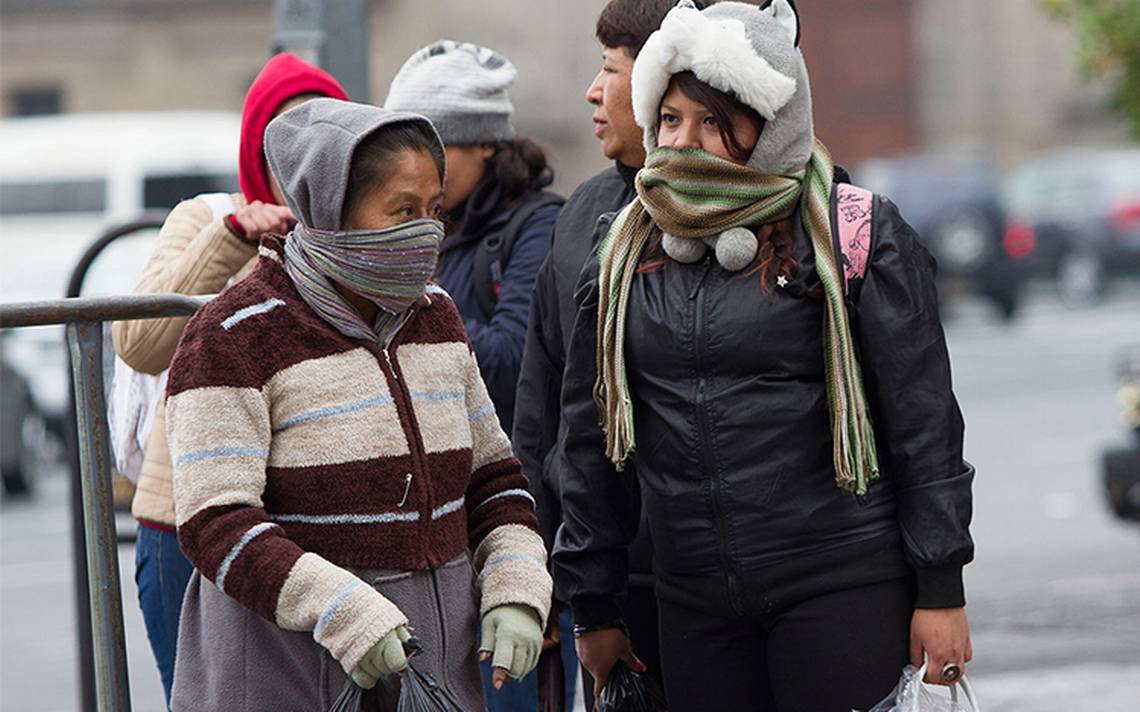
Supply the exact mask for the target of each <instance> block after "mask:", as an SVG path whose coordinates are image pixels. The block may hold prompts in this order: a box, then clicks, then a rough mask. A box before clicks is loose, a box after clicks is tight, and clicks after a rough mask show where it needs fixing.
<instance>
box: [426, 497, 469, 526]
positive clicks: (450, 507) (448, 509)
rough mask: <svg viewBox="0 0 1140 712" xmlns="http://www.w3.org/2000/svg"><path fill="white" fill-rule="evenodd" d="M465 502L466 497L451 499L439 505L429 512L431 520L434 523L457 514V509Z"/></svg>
mask: <svg viewBox="0 0 1140 712" xmlns="http://www.w3.org/2000/svg"><path fill="white" fill-rule="evenodd" d="M465 501H467V498H466V497H460V498H459V499H453V500H451V501H450V502H447V503H446V504H441V505H439V506H438V507H436V508H435V509H433V510H431V520H432V521H433V522H434V521H435V520H437V519H442V518H443V517H446V516H447V515H449V514H453V513H455V512H458V511H459V508H460V507H462V506H463V503H464V502H465Z"/></svg>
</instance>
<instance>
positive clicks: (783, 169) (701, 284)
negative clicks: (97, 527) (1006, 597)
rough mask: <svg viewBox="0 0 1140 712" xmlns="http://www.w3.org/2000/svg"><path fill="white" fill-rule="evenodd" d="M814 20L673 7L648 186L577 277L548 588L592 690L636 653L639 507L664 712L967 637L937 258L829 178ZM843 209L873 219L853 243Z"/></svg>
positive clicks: (884, 206) (772, 698) (640, 83)
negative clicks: (627, 605)
mask: <svg viewBox="0 0 1140 712" xmlns="http://www.w3.org/2000/svg"><path fill="white" fill-rule="evenodd" d="M798 39H799V26H798V19H797V17H796V15H795V13H794V9H793V8H792V7H791V6H790V5H789V3H788V2H787V0H775V1H774V2H771V3H769V4H768V5H767V6H765V7H764V8H763V9H760V8H758V7H756V6H755V5H747V4H744V3H735V2H721V3H718V4H716V5H713V6H711V7H710V8H709V9H707V10H705V11H703V12H701V11H698V10H697V9H696V8H695V7H693V6H691V5H690V4H689V3H686V2H682V4H681V6H679V7H678V8H677V9H675V10H674V11H673V12H671V13H670V15H669V16H668V17H667V18H666V20H665V22H664V23H663V24H662V26H661V30H659V32H658V33H656V34H655V35H654V36H653V37H652V38H651V39H650V41H649V43H647V44H646V46H645V48H644V49H643V50H642V52H641V54H640V55H639V57H638V60H637V64H636V65H635V67H634V74H633V98H634V109H635V114H636V115H637V119H638V123H639V124H640V125H641V126H642V127H643V128H644V129H645V137H646V146H647V148H648V149H650V153H649V157H648V160H647V162H646V168H645V169H643V171H642V172H641V173H640V174H639V176H638V180H637V183H638V186H637V187H638V196H639V197H638V199H637V200H635V201H634V202H633V203H631V204H630V205H629V206H627V207H626V208H625V209H624V210H622V211H621V212H620V213H619V214H618V215H616V216H615V217H614V219H613V223H612V227H603V228H602V229H606V230H607V234H606V237H605V239H604V240H603V241H602V243H601V244H600V247H599V250H598V255H597V259H596V260H592V261H590V262H588V263H587V268H586V270H585V271H584V273H583V276H582V279H581V284H580V287H579V290H578V299H579V312H578V316H577V320H576V322H575V326H574V330H573V335H572V338H571V345H570V349H569V353H568V360H567V370H566V373H565V376H564V382H563V392H562V407H563V417H564V423H565V429H564V432H563V434H562V437H561V439H560V445H559V448H560V453H559V461H558V467H559V468H560V470H561V472H560V478H561V481H562V507H563V524H562V527H561V529H560V530H559V533H558V537H557V541H556V545H555V551H554V560H555V569H554V573H555V581H556V586H557V589H558V597H559V598H560V599H562V600H570V601H571V602H572V606H573V610H574V615H575V622H576V624H577V633H578V635H579V638H578V652H579V655H580V657H581V659H582V661H583V664H584V665H586V667H587V668H589V669H590V671H591V672H592V673H593V674H594V676H595V678H596V679H597V681H598V689H600V688H601V686H602V685H603V684H604V683H605V681H606V679H607V678H608V675H609V673H610V670H611V668H612V667H613V665H614V664H615V663H616V662H617V661H618V660H624V662H625V663H626V664H628V665H631V666H634V667H638V666H639V665H640V663H639V662H638V661H637V659H636V658H635V657H634V656H633V655H632V653H631V652H630V647H629V639H628V637H627V636H626V634H625V632H624V629H623V625H622V622H621V620H620V614H619V612H618V611H619V609H618V608H617V606H616V600H617V598H618V596H620V594H621V593H622V591H623V589H624V586H625V581H626V577H627V547H628V544H629V542H630V541H631V540H632V538H633V536H634V534H635V533H636V529H637V523H638V518H639V512H640V510H641V508H642V507H644V510H645V513H646V514H647V516H648V521H649V526H650V532H651V535H652V538H653V542H654V549H655V561H654V566H655V572H656V574H657V581H658V583H657V595H658V599H659V604H660V629H661V630H660V634H661V658H662V666H663V672H664V676H665V682H666V690H667V693H668V696H669V701H670V705H671V708H672V709H678V710H695V709H704V710H722V709H723V710H734V711H737V710H779V712H790V711H792V712H794V711H801V710H802V711H803V712H829V711H831V710H835V711H837V712H848V711H849V710H851V709H853V708H855V709H867V708H869V707H871V706H872V705H874V704H875V703H876V702H877V701H878V700H879V699H881V698H882V697H883V696H884V695H886V694H887V693H888V692H889V690H890V689H891V688H892V687H893V685H894V683H895V682H896V681H897V678H898V675H899V673H900V670H901V668H902V667H903V666H904V665H905V664H906V663H907V662H908V660H909V661H910V662H913V663H916V664H921V662H922V659H923V656H924V655H925V656H927V657H928V658H929V665H928V676H927V679H928V681H930V682H936V683H938V682H940V683H947V684H949V683H953V682H954V681H955V680H956V679H958V677H959V676H960V675H961V672H962V669H963V668H964V666H965V663H966V662H967V661H968V660H969V659H970V657H971V649H970V640H969V632H968V626H967V622H966V615H965V609H964V606H965V600H964V593H963V586H962V567H963V565H964V564H966V563H967V562H968V561H970V560H971V558H972V556H973V543H972V541H971V539H970V535H969V531H968V527H969V520H970V515H971V494H970V485H971V481H972V478H973V471H972V468H971V467H970V466H969V465H968V464H966V463H965V462H964V461H963V459H962V437H963V422H962V418H961V414H960V412H959V410H958V406H957V402H956V401H955V398H954V395H953V393H952V391H951V385H950V369H949V358H948V354H947V350H946V346H945V339H944V336H943V333H942V329H941V325H940V323H939V318H938V305H937V297H936V294H935V290H934V262H933V259H932V258H931V257H930V255H929V254H928V253H927V252H926V250H925V249H923V248H922V247H921V246H920V245H919V243H918V240H917V237H916V235H915V234H914V232H913V230H911V228H910V227H909V226H908V225H907V224H906V222H905V221H903V219H902V218H901V217H900V216H899V214H898V211H897V209H896V208H895V207H894V205H893V204H891V203H890V202H889V201H887V200H886V199H884V198H881V197H878V196H875V197H874V198H873V199H871V200H867V201H866V202H865V203H860V202H859V201H858V200H853V201H852V202H850V203H848V202H845V197H844V196H850V195H857V194H858V193H859V191H858V190H857V189H852V188H851V187H849V186H843V185H842V184H837V183H833V178H834V173H835V169H834V167H833V165H832V164H831V161H830V158H829V157H828V155H827V152H826V149H824V148H823V146H822V144H819V143H818V142H817V141H815V139H814V135H813V132H812V122H811V99H810V93H809V89H808V83H807V72H806V68H805V67H804V64H803V58H802V56H801V55H800V52H799V50H798V48H797V45H798ZM837 210H838V215H837ZM837 219H838V220H843V221H856V222H858V221H862V222H863V223H865V225H864V228H865V229H864V230H863V231H860V232H858V233H857V234H856V235H855V237H853V238H849V239H850V242H849V243H848V244H845V245H843V248H842V250H841V251H840V253H839V254H840V256H839V257H838V258H837V251H836V250H835V245H836V244H837V243H836V242H835V241H834V240H833V237H834V235H833V232H835V230H834V228H833V227H832V226H833V225H834V224H836V220H837ZM868 230H869V233H868ZM842 234H844V235H847V233H845V232H844V233H842ZM599 420H600V421H601V423H602V425H601V426H599ZM627 462H633V463H635V464H636V466H635V467H633V468H630V469H632V470H633V471H634V472H636V476H633V475H631V474H629V473H628V472H627V471H626V470H625V467H624V466H625V464H626V463H627Z"/></svg>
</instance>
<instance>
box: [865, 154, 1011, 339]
mask: <svg viewBox="0 0 1140 712" xmlns="http://www.w3.org/2000/svg"><path fill="white" fill-rule="evenodd" d="M854 177H855V181H856V182H857V183H859V184H860V185H862V186H864V187H866V188H868V189H870V190H873V191H875V192H876V193H882V194H884V195H886V196H887V197H889V198H890V199H891V200H893V201H894V202H895V204H897V205H898V206H899V209H900V210H901V211H902V215H903V217H904V218H906V220H907V222H909V223H910V224H911V225H912V226H913V227H914V229H915V230H916V231H917V232H918V235H919V238H920V239H921V240H922V241H923V243H924V244H925V245H926V247H927V249H929V250H930V252H931V253H932V254H933V255H934V257H935V258H936V259H937V260H938V277H939V283H940V290H941V291H950V290H951V288H957V287H959V286H965V287H966V288H967V289H969V290H971V291H973V292H975V293H978V294H981V295H982V296H984V297H986V298H987V299H989V300H990V301H991V302H993V304H994V305H995V306H996V307H997V309H998V313H999V314H1000V315H1001V316H1002V317H1003V318H1005V319H1010V318H1012V317H1013V315H1014V313H1015V312H1016V311H1017V306H1018V303H1019V301H1020V299H1021V292H1022V286H1023V284H1024V274H1025V270H1024V269H1023V264H1022V263H1023V261H1024V259H1025V257H1027V254H1026V253H1027V247H1028V249H1029V250H1031V249H1032V246H1027V245H1026V244H1024V243H1022V242H1019V241H1017V240H1016V239H1013V240H1011V239H1010V238H1009V236H1008V235H1007V231H1006V227H1007V225H1006V214H1005V208H1004V206H1003V205H1002V202H1001V198H1000V182H999V179H998V174H997V172H996V171H995V170H994V168H993V167H992V166H990V164H989V163H988V162H987V161H985V160H983V159H979V158H971V157H963V156H944V155H935V154H912V155H907V156H899V157H894V158H878V159H872V160H869V161H866V162H864V163H863V164H861V165H859V166H858V167H857V168H856V171H855V173H854ZM1015 237H1016V236H1015Z"/></svg>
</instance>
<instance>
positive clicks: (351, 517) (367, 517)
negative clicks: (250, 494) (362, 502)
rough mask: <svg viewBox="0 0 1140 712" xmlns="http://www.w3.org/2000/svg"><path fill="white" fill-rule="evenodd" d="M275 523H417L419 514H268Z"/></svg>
mask: <svg viewBox="0 0 1140 712" xmlns="http://www.w3.org/2000/svg"><path fill="white" fill-rule="evenodd" d="M269 518H270V519H272V520H273V521H275V522H286V523H294V524H395V523H396V522H418V521H419V519H420V513H419V512H383V513H381V514H270V515H269Z"/></svg>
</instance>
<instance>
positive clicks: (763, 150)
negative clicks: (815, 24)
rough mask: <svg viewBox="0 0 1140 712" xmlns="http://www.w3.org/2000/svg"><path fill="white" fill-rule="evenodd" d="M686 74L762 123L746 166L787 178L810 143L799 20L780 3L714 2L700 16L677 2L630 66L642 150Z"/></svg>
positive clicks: (653, 140) (653, 142)
mask: <svg viewBox="0 0 1140 712" xmlns="http://www.w3.org/2000/svg"><path fill="white" fill-rule="evenodd" d="M685 71H690V72H692V73H693V74H695V75H696V77H697V79H699V80H701V81H702V82H704V83H705V84H708V85H709V86H711V87H713V88H714V89H719V90H720V91H723V92H728V93H731V94H733V95H734V96H736V98H738V99H740V101H742V102H744V103H745V104H747V105H748V106H750V107H752V108H753V109H755V110H756V111H757V112H759V114H760V115H761V116H763V117H764V119H765V120H766V124H765V125H764V130H763V131H762V132H761V133H760V141H759V142H758V143H757V144H756V148H755V149H754V150H753V152H752V156H751V158H749V160H748V167H749V168H752V169H754V170H757V171H760V172H761V173H767V174H769V175H788V174H790V173H794V172H795V171H798V170H800V169H802V168H803V167H804V165H806V164H807V162H808V159H809V158H810V157H811V152H812V149H813V148H814V146H815V132H814V129H813V127H812V113H811V87H810V85H809V84H808V74H807V66H806V65H805V64H804V58H803V55H802V54H801V53H800V48H799V17H798V15H797V14H796V11H795V8H794V7H793V6H792V5H791V4H789V3H788V0H773V1H772V2H771V3H769V4H768V5H766V6H764V7H757V6H756V5H751V4H748V3H742V2H718V3H716V4H715V5H711V6H709V7H708V8H707V9H706V10H703V11H700V10H698V9H697V7H696V6H695V5H694V4H693V3H692V2H691V1H690V0H681V2H679V3H677V7H675V8H673V9H672V10H670V11H669V14H668V15H666V16H665V19H664V21H662V23H661V29H659V30H657V31H656V32H654V33H653V34H652V35H650V37H649V40H648V41H647V42H646V43H645V47H644V48H643V49H642V50H641V52H640V53H639V54H638V55H637V62H636V63H635V64H634V66H633V76H632V92H633V112H634V117H635V118H636V119H637V123H638V125H639V126H641V128H642V130H643V131H644V132H645V146H646V149H652V148H655V147H656V146H657V117H658V110H659V108H660V105H661V99H662V97H664V96H665V92H666V91H667V90H668V88H669V81H670V80H671V78H672V77H673V75H674V74H680V73H681V72H685Z"/></svg>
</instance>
